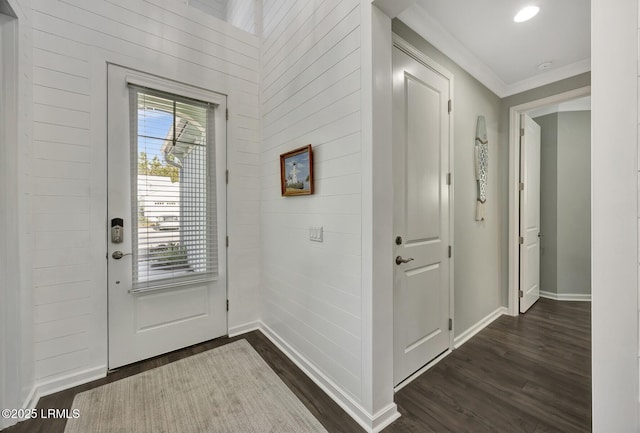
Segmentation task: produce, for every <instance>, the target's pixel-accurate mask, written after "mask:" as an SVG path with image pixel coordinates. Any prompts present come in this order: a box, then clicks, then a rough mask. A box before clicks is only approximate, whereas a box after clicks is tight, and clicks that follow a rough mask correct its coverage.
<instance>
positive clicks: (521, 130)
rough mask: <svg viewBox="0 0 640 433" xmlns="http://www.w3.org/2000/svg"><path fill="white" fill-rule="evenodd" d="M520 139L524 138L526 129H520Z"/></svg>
mask: <svg viewBox="0 0 640 433" xmlns="http://www.w3.org/2000/svg"><path fill="white" fill-rule="evenodd" d="M520 137H524V128H520Z"/></svg>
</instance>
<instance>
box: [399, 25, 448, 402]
mask: <svg viewBox="0 0 640 433" xmlns="http://www.w3.org/2000/svg"><path fill="white" fill-rule="evenodd" d="M392 41H393V44H392V45H393V47H395V48H398V49H399V50H400V51H403V52H404V53H405V54H407V55H408V56H409V57H411V58H413V59H414V60H416V61H417V62H419V63H421V64H422V65H424V66H425V67H427V68H429V69H431V70H432V71H434V72H436V73H437V74H439V75H442V76H443V77H445V78H446V79H447V80H448V81H449V98H450V100H453V95H454V75H453V74H452V73H451V72H450V71H449V70H448V69H446V68H445V67H443V66H442V65H440V64H439V63H437V62H436V61H434V60H433V59H432V58H430V57H429V56H427V55H426V54H424V53H423V52H422V51H420V50H418V49H417V48H416V47H414V46H413V45H411V44H410V43H409V42H407V41H406V40H404V39H403V38H401V37H400V36H398V35H397V34H395V33H392ZM391 67H392V68H393V63H391ZM392 70H393V69H392ZM454 107H455V104H452V108H451V112H450V113H449V143H448V146H449V167H448V172H449V173H451V179H452V181H451V185H449V206H448V211H449V232H448V233H447V235H448V237H449V245H451V247H452V249H453V245H454V228H453V224H454V221H455V218H454V216H455V215H454V205H453V204H454V197H455V184H456V182H455V174H454V164H453V156H454V152H453V150H454V149H453V143H455V140H454V122H453V119H454V114H455V109H454ZM392 227H393V228H392V230H394V228H395V225H392ZM455 257H456V254H455V249H453V253H452V255H451V257H450V258H449V259H448V260H449V317H450V318H451V319H452V320H453V326H452V329H451V332H449V349H448V350H447V351H446V352H444V353H443V354H441V355H440V356H438V357H436V358H435V359H433V360H432V361H430V362H429V363H428V364H427V365H425V366H424V367H422V368H421V369H420V370H418V371H416V372H415V373H413V374H412V375H411V376H409V377H407V378H406V379H405V380H404V381H403V382H401V383H400V384H399V385H398V386H395V387H394V392H397V391H399V390H400V389H402V388H403V387H405V386H406V385H408V384H409V383H411V382H412V381H413V380H414V379H415V378H417V377H418V376H420V375H421V374H422V373H424V372H425V371H427V370H428V369H429V368H431V367H433V366H434V365H435V364H437V363H438V361H440V360H441V359H442V358H444V357H445V356H447V355H449V354H450V353H451V351H452V350H453V349H454V347H455V344H454V335H455V330H456V320H455V315H454V313H455V310H454V299H455V298H454V288H455V282H454V265H455ZM392 259H393V257H389V260H392ZM392 325H395V322H394V321H393V320H392ZM392 371H393V370H392Z"/></svg>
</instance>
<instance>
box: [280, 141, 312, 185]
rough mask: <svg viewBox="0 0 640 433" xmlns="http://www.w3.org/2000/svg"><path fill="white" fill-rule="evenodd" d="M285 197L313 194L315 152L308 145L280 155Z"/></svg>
mask: <svg viewBox="0 0 640 433" xmlns="http://www.w3.org/2000/svg"><path fill="white" fill-rule="evenodd" d="M280 188H281V192H282V195H283V196H292V195H309V194H313V150H312V148H311V145H310V144H308V145H306V146H304V147H299V148H298V149H294V150H292V151H290V152H287V153H283V154H282V155H280Z"/></svg>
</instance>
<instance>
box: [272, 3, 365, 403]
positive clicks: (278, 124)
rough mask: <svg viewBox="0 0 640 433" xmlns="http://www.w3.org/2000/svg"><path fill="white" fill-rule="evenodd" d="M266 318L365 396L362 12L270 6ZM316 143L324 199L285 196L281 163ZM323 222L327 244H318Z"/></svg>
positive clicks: (341, 6)
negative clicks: (312, 235) (316, 232)
mask: <svg viewBox="0 0 640 433" xmlns="http://www.w3.org/2000/svg"><path fill="white" fill-rule="evenodd" d="M263 13H264V15H263V17H264V18H263V41H262V49H261V53H262V65H263V68H262V100H261V103H262V156H261V162H262V171H261V182H260V183H261V185H262V191H261V194H262V205H261V214H262V217H261V220H262V232H261V235H262V256H263V268H262V269H263V281H264V297H263V299H264V307H263V308H264V313H263V320H264V321H265V323H266V324H267V326H269V327H270V328H271V329H272V330H273V331H274V332H275V333H276V334H278V335H279V337H280V338H281V339H283V340H284V341H286V342H287V344H289V345H290V346H291V347H293V348H294V349H295V350H296V351H297V352H298V353H300V354H302V356H304V357H305V358H306V359H308V360H309V361H310V362H311V363H313V365H314V366H315V367H316V368H317V369H319V370H320V371H321V373H322V374H323V375H325V376H326V377H328V378H330V380H331V381H333V382H334V383H335V384H336V385H337V386H338V387H340V389H341V391H342V392H343V393H344V394H345V395H349V396H350V398H352V399H354V400H356V401H359V400H360V399H361V398H362V382H363V377H362V339H361V337H362V336H361V329H362V327H363V323H362V320H361V311H362V293H361V284H362V280H361V262H362V254H361V176H360V173H361V168H360V167H361V158H360V151H361V133H360V132H361V112H360V110H361V93H360V92H361V79H360V64H361V60H360V58H361V56H360V19H361V18H360V6H359V2H358V1H355V0H316V1H309V2H296V1H292V0H282V1H275V0H265V1H264V3H263ZM308 143H310V144H312V145H313V148H314V160H315V161H314V176H315V182H316V183H315V189H316V192H315V194H314V195H312V196H305V197H287V198H283V197H281V196H280V168H279V155H280V154H281V153H284V152H286V151H289V150H291V149H294V148H297V147H300V146H303V145H306V144H308ZM310 226H323V228H324V241H323V242H322V243H316V242H310V241H309V227H310Z"/></svg>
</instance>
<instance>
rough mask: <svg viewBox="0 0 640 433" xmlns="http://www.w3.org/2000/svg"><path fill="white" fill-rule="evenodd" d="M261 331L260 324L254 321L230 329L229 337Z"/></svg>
mask: <svg viewBox="0 0 640 433" xmlns="http://www.w3.org/2000/svg"><path fill="white" fill-rule="evenodd" d="M258 329H260V322H259V321H257V320H256V321H253V322H247V323H243V324H242V325H237V326H232V327H230V328H229V337H236V336H238V335H242V334H246V333H247V332H251V331H257V330H258Z"/></svg>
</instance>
